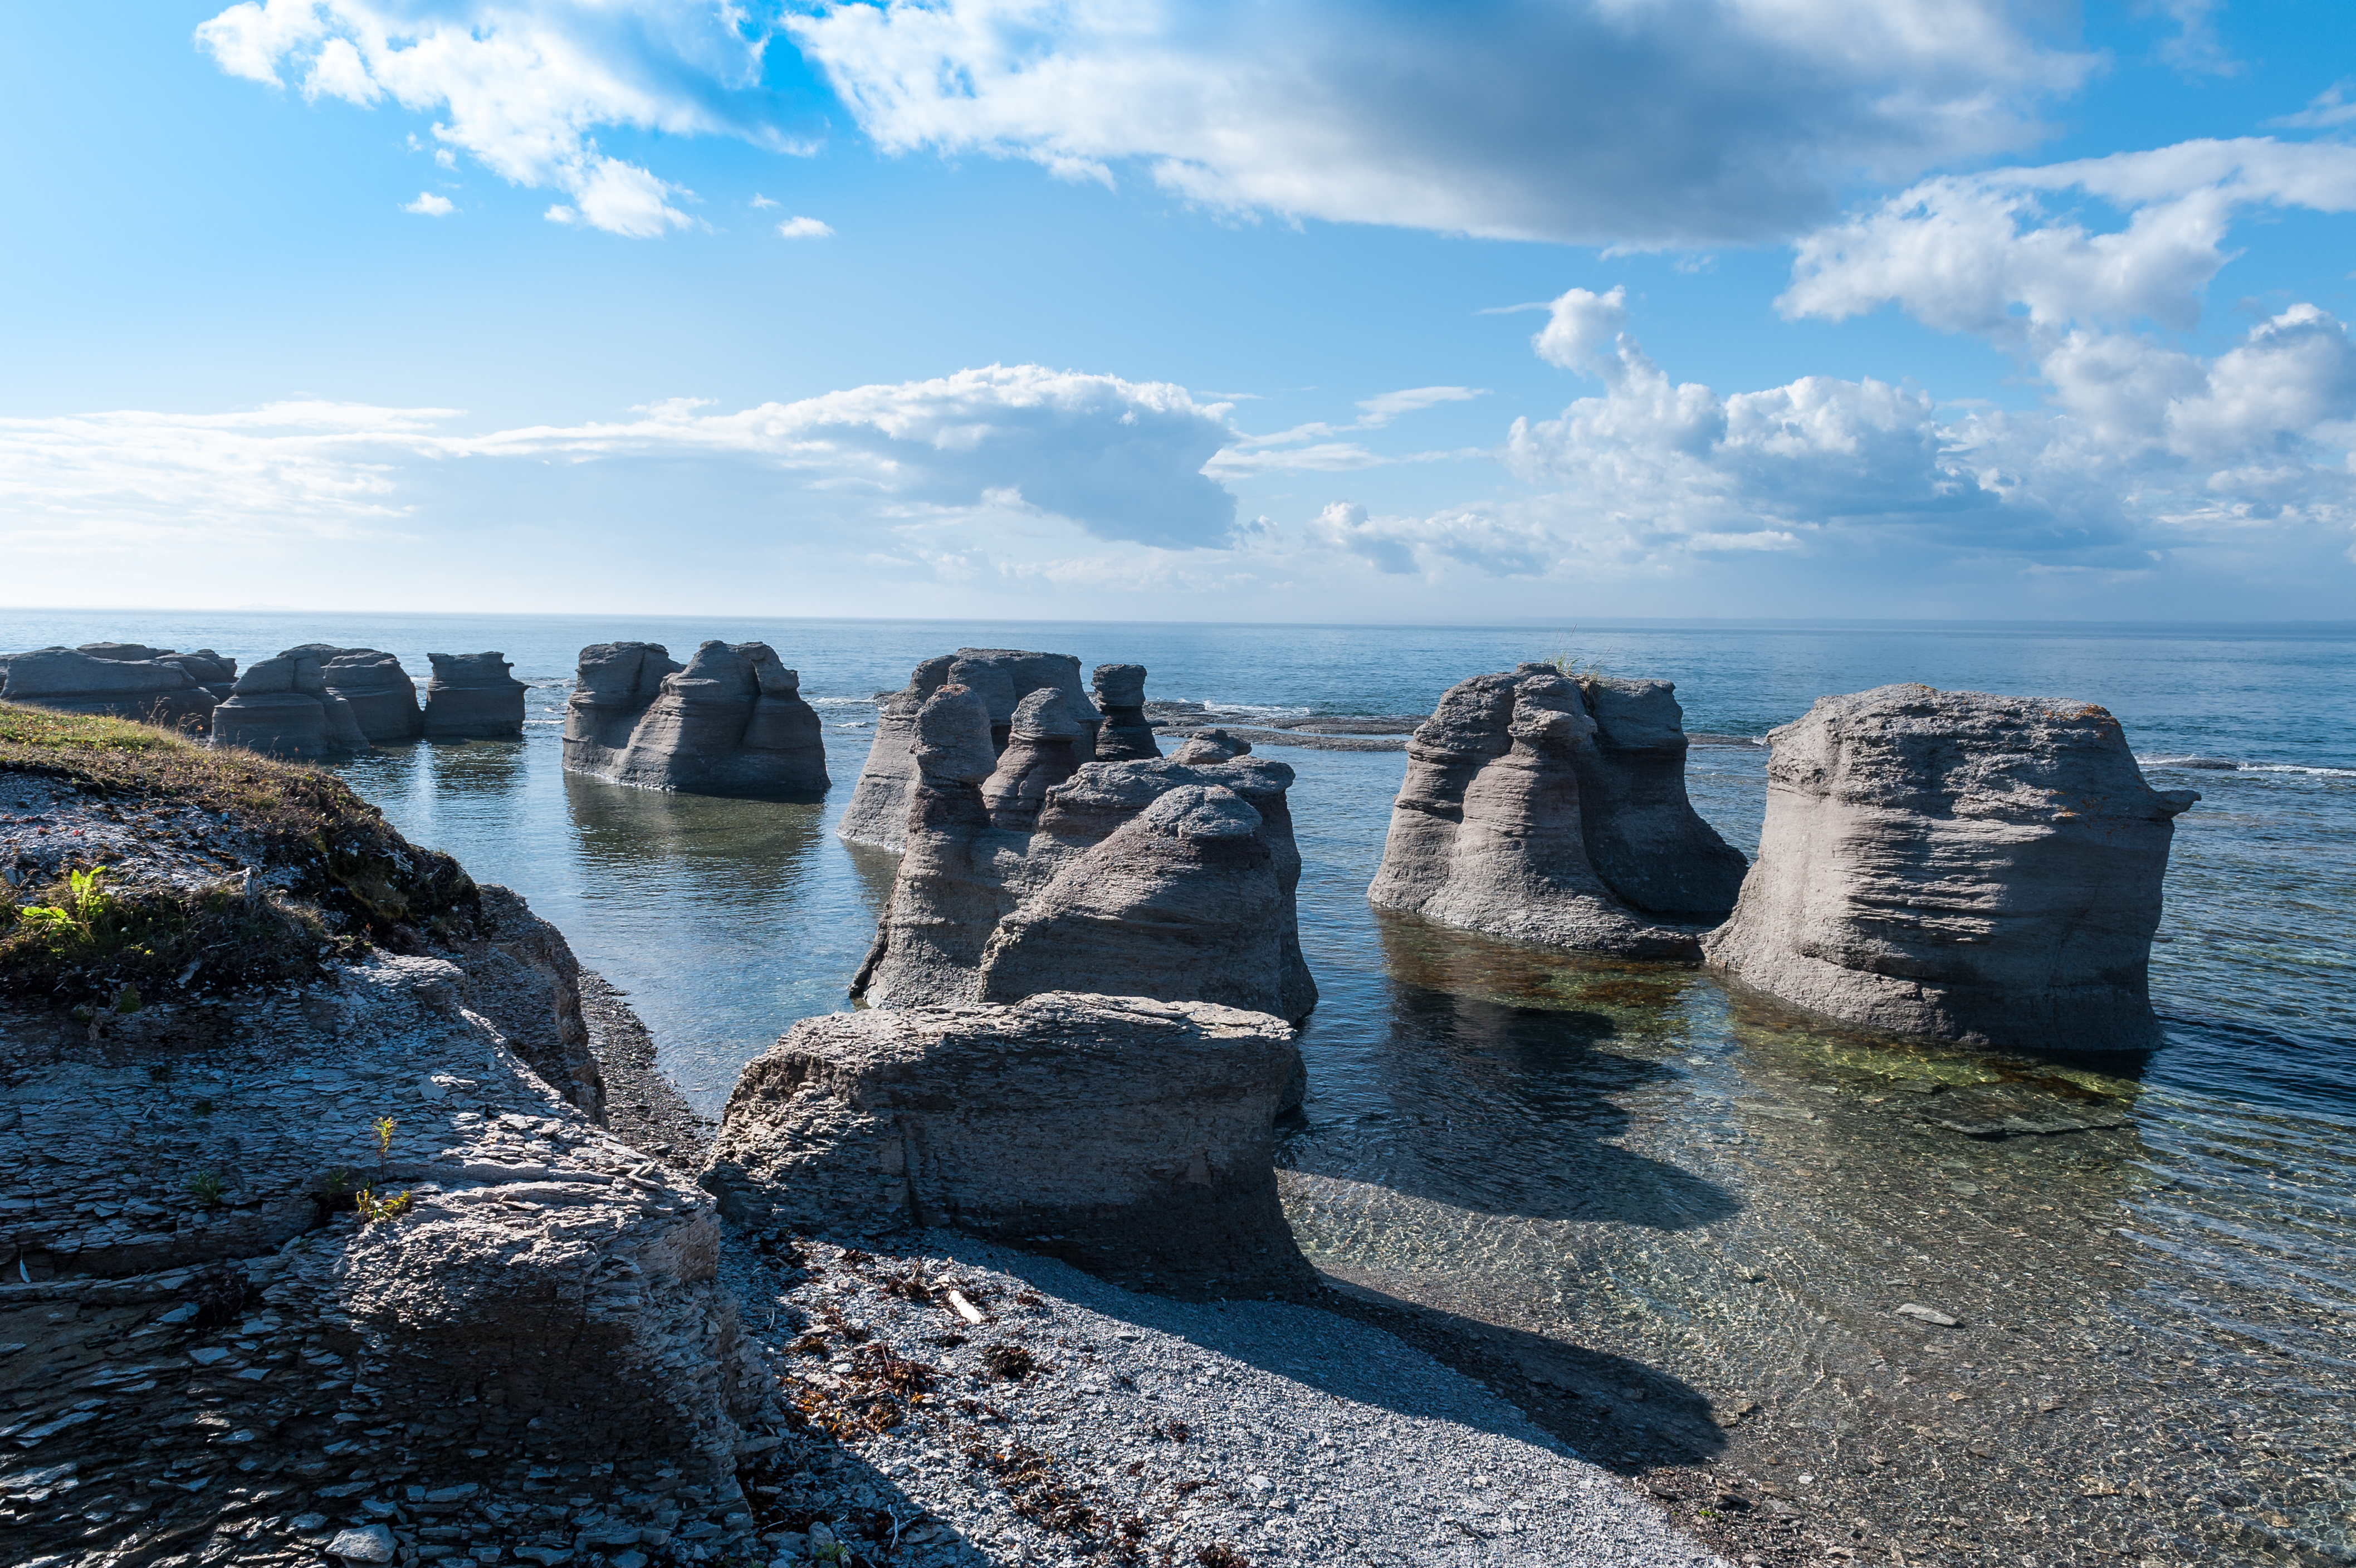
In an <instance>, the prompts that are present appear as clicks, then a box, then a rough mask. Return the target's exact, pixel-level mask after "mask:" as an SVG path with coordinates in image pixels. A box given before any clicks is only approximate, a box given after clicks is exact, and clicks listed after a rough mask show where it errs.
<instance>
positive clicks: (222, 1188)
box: [188, 1171, 229, 1208]
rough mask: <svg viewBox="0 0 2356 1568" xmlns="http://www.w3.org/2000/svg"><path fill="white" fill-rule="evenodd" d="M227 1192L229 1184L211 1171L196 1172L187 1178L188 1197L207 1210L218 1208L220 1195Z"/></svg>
mask: <svg viewBox="0 0 2356 1568" xmlns="http://www.w3.org/2000/svg"><path fill="white" fill-rule="evenodd" d="M228 1190H229V1183H227V1182H225V1181H223V1180H221V1178H220V1176H216V1175H214V1174H213V1173H212V1172H211V1171H198V1173H197V1174H196V1175H194V1176H190V1177H189V1178H188V1195H189V1196H190V1197H194V1198H195V1199H196V1200H197V1201H198V1203H201V1204H203V1205H204V1206H205V1207H206V1208H219V1207H220V1200H221V1194H223V1193H225V1192H227V1191H228Z"/></svg>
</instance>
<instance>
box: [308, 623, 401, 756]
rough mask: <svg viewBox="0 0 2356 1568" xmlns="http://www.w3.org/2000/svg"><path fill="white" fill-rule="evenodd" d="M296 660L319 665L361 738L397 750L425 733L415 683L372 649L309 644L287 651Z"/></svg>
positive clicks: (394, 660) (387, 657) (386, 655)
mask: <svg viewBox="0 0 2356 1568" xmlns="http://www.w3.org/2000/svg"><path fill="white" fill-rule="evenodd" d="M295 655H308V656H309V657H311V658H313V659H316V660H318V661H319V678H320V679H321V680H322V681H324V682H327V690H328V691H330V692H333V693H335V694H336V695H337V696H338V697H341V698H342V699H343V700H344V701H345V702H347V703H350V704H351V709H352V716H353V718H355V719H356V720H358V721H359V726H360V733H361V734H362V735H364V736H368V738H369V740H370V741H373V742H376V743H379V744H382V745H399V744H401V743H402V742H405V741H412V740H415V739H416V738H417V737H418V736H421V735H423V733H424V732H425V714H424V712H423V710H422V709H421V708H419V706H418V705H417V682H415V681H412V680H411V679H410V676H409V671H406V670H403V669H402V667H401V660H399V659H397V658H395V657H394V656H393V655H391V654H390V653H386V652H383V651H382V650H378V649H374V648H337V647H336V646H334V645H333V644H331V643H325V642H306V643H305V644H304V645H303V646H302V647H300V648H290V649H288V650H286V657H294V656H295Z"/></svg>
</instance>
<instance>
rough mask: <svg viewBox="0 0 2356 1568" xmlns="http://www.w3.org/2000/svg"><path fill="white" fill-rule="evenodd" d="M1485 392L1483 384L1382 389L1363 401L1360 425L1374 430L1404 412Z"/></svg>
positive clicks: (1359, 404)
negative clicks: (1479, 385) (1391, 390)
mask: <svg viewBox="0 0 2356 1568" xmlns="http://www.w3.org/2000/svg"><path fill="white" fill-rule="evenodd" d="M1485 395H1487V394H1486V391H1485V389H1483V388H1480V387H1408V388H1405V389H1404V390H1402V391H1399V392H1378V393H1376V395H1375V396H1373V397H1370V398H1364V399H1361V400H1360V401H1359V403H1358V411H1359V419H1358V426H1359V428H1360V429H1362V430H1373V429H1376V428H1379V427H1380V426H1382V425H1386V424H1389V423H1390V422H1391V421H1392V420H1394V419H1397V418H1398V416H1399V415H1401V414H1403V413H1421V412H1422V411H1423V410H1425V409H1427V408H1438V407H1439V406H1440V404H1441V403H1470V402H1472V400H1473V399H1474V398H1476V397H1483V396H1485Z"/></svg>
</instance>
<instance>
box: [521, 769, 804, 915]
mask: <svg viewBox="0 0 2356 1568" xmlns="http://www.w3.org/2000/svg"><path fill="white" fill-rule="evenodd" d="M564 803H565V807H566V810H567V811H568V812H569V813H570V815H571V817H572V820H573V837H574V839H575V841H576V842H577V843H579V845H580V849H581V854H582V858H583V859H584V861H586V862H588V863H589V865H592V866H593V867H595V868H597V869H599V870H602V871H605V872H608V873H615V872H618V873H624V874H629V873H641V872H645V871H647V870H648V869H650V868H654V867H657V866H660V867H663V868H664V869H663V871H662V874H661V875H662V877H663V880H664V881H666V882H669V881H670V880H672V879H673V878H674V877H678V876H684V877H686V878H688V879H689V880H690V882H691V886H692V887H693V889H694V893H695V897H696V899H697V900H698V901H699V902H701V903H707V904H709V905H711V906H712V907H713V908H746V909H752V908H759V909H764V910H766V909H767V908H769V907H770V906H771V905H772V904H773V903H774V901H775V900H776V896H777V894H778V892H779V890H780V889H782V888H786V887H788V886H795V885H798V883H800V882H802V881H804V880H806V879H807V877H808V875H809V859H810V856H811V854H812V852H813V851H815V850H816V849H817V848H818V847H819V842H820V835H819V821H820V819H821V818H822V817H823V815H824V814H825V807H823V806H822V805H818V804H812V803H801V802H781V801H773V800H737V799H732V798H728V797H723V796H709V795H680V794H670V793H665V792H661V791H657V790H652V789H629V788H626V787H625V786H622V785H618V784H606V783H602V782H600V781H598V780H597V779H588V778H584V777H583V776H582V775H580V774H577V773H568V774H566V775H564Z"/></svg>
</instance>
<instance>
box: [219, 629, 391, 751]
mask: <svg viewBox="0 0 2356 1568" xmlns="http://www.w3.org/2000/svg"><path fill="white" fill-rule="evenodd" d="M213 744H214V745H216V746H243V747H244V748H245V749H246V750H248V751H257V752H260V753H261V754H262V756H264V757H282V758H284V759H286V760H288V761H293V762H310V761H316V760H317V759H318V758H320V757H345V756H348V755H350V754H351V753H353V752H356V751H366V750H368V749H369V737H368V736H367V734H366V732H365V731H363V730H362V729H361V727H360V722H359V717H358V715H356V714H354V713H353V712H352V705H351V704H350V703H348V702H346V701H344V699H343V698H341V697H339V696H337V694H336V693H333V692H331V691H329V690H327V681H326V678H325V677H324V675H323V674H322V673H321V671H320V664H319V660H318V659H317V658H316V656H315V655H313V654H312V653H310V652H308V651H306V650H302V649H295V650H290V651H288V652H285V653H282V654H280V655H278V657H276V658H275V659H258V660H254V662H253V663H252V665H251V666H250V667H249V668H248V669H247V670H246V671H245V673H244V674H242V675H240V676H239V677H238V678H237V684H236V685H235V686H234V687H232V688H231V689H230V695H229V701H227V702H225V703H221V704H220V706H219V707H217V708H215V709H214V710H213Z"/></svg>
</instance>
